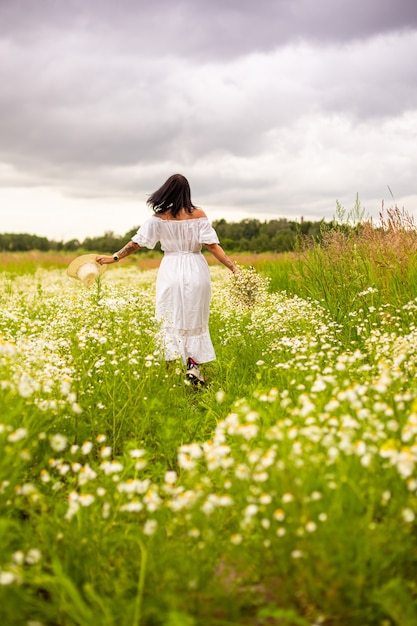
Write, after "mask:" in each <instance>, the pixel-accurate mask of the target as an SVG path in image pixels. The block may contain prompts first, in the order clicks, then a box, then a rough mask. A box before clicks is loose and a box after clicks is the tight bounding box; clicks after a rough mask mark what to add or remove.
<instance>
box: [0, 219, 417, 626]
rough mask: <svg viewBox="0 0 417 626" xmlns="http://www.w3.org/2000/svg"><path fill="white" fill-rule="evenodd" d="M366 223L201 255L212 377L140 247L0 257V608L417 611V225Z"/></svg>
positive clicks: (216, 624) (48, 611) (249, 619)
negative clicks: (99, 258)
mask: <svg viewBox="0 0 417 626" xmlns="http://www.w3.org/2000/svg"><path fill="white" fill-rule="evenodd" d="M356 226H357V227H355V228H353V229H349V230H346V229H345V228H343V226H341V228H340V229H339V230H334V231H333V232H332V233H328V234H327V235H326V234H325V236H324V237H323V241H322V242H321V244H320V245H318V244H316V243H315V242H314V241H308V242H305V244H304V245H303V246H302V247H301V248H300V250H299V252H298V253H297V254H292V255H281V256H279V255H278V256H277V255H270V256H263V255H256V256H254V257H239V258H237V259H236V260H237V261H238V263H239V264H240V266H241V272H240V274H239V275H238V276H237V277H232V276H231V275H229V273H228V272H227V271H226V270H225V269H224V268H223V267H222V266H218V265H211V274H212V283H213V299H212V309H211V316H210V330H211V334H212V339H213V343H214V345H215V349H216V353H217V360H216V361H213V362H212V363H208V364H206V365H205V366H204V374H205V376H206V378H207V385H206V386H205V387H195V386H193V385H190V384H188V381H186V380H185V376H184V369H183V367H182V366H181V364H180V363H174V364H170V365H169V366H168V365H167V364H166V363H165V361H164V359H163V355H162V354H161V353H160V351H159V348H158V345H157V341H156V331H157V328H156V325H155V321H154V319H153V310H154V289H155V277H156V272H157V269H156V266H155V265H153V263H155V260H152V258H150V259H149V260H148V261H146V259H144V260H143V261H139V260H136V259H135V260H132V261H130V262H129V263H121V264H119V265H118V266H112V267H111V268H109V270H108V271H107V272H106V273H105V274H104V276H103V277H102V279H101V281H99V282H97V283H96V284H95V285H93V286H92V287H90V288H86V287H84V286H83V285H82V284H81V283H79V282H77V281H74V280H71V279H70V278H68V277H67V276H66V274H65V270H64V267H65V263H66V261H67V259H65V260H64V262H63V261H62V258H61V259H49V260H48V259H47V258H46V257H45V256H43V257H42V259H43V263H40V262H39V257H37V260H35V261H34V260H33V259H34V257H35V258H36V254H35V253H34V254H33V255H32V257H31V258H30V257H29V256H28V255H21V256H20V257H19V258H18V257H17V256H14V257H10V255H7V256H6V257H4V258H3V257H2V258H1V259H0V307H1V316H0V407H1V413H0V445H1V455H0V537H1V551H0V611H1V622H2V624H5V625H9V624H10V625H15V624H16V625H19V626H20V625H22V626H23V625H25V626H90V625H91V626H93V625H94V626H200V625H201V626H245V625H255V626H269V625H273V626H274V625H275V626H396V625H398V626H415V625H416V624H417V581H416V577H415V573H416V566H417V534H416V532H417V525H416V514H417V500H416V494H417V466H416V465H417V442H416V436H417V384H416V381H417V378H416V374H417V324H416V316H417V282H416V280H415V279H416V273H417V231H416V229H415V228H414V225H413V224H412V223H411V222H410V220H408V219H406V216H404V215H403V214H401V213H400V212H399V211H398V210H394V211H391V212H388V214H387V215H386V216H385V217H383V218H382V220H381V227H380V228H378V229H376V228H375V227H374V225H372V224H369V223H367V222H365V223H364V224H361V225H359V226H358V225H356ZM71 258H72V257H70V258H69V260H71ZM12 260H13V265H11V262H12ZM69 260H68V262H69ZM145 261H146V263H148V265H146V263H145ZM143 263H145V265H143Z"/></svg>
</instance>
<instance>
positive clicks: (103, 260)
mask: <svg viewBox="0 0 417 626" xmlns="http://www.w3.org/2000/svg"><path fill="white" fill-rule="evenodd" d="M96 262H97V263H98V264H99V265H110V263H116V261H115V260H114V259H113V257H112V256H110V255H106V254H101V255H99V256H96Z"/></svg>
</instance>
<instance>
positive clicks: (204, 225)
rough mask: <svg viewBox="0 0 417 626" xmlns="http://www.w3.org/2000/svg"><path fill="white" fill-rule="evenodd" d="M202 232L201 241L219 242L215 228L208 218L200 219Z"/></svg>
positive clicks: (200, 233)
mask: <svg viewBox="0 0 417 626" xmlns="http://www.w3.org/2000/svg"><path fill="white" fill-rule="evenodd" d="M199 223H200V232H199V234H198V236H199V240H198V242H199V243H209V244H210V243H219V238H218V237H217V233H216V231H215V230H214V228H213V226H212V225H211V224H210V222H209V221H208V219H204V218H203V219H200V220H199Z"/></svg>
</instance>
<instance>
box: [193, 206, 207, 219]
mask: <svg viewBox="0 0 417 626" xmlns="http://www.w3.org/2000/svg"><path fill="white" fill-rule="evenodd" d="M193 217H194V218H195V219H197V218H199V217H207V215H206V214H205V213H204V211H203V209H198V208H195V209H194V210H193Z"/></svg>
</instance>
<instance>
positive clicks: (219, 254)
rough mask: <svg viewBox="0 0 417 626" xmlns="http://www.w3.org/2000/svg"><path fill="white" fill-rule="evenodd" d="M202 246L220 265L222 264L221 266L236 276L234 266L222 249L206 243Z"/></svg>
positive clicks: (215, 244) (216, 244) (214, 244)
mask: <svg viewBox="0 0 417 626" xmlns="http://www.w3.org/2000/svg"><path fill="white" fill-rule="evenodd" d="M204 245H205V246H206V248H207V250H208V251H209V252H211V253H212V254H213V255H214V256H215V257H216V259H217V260H218V261H220V263H223V265H225V266H226V267H228V268H229V270H230V271H231V272H233V274H236V272H237V271H238V270H237V267H236V265H235V264H234V263H233V261H231V260H230V259H229V257H228V256H227V255H226V253H225V252H224V250H223V248H221V247H220V246H219V244H218V243H206V244H204Z"/></svg>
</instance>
